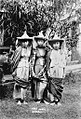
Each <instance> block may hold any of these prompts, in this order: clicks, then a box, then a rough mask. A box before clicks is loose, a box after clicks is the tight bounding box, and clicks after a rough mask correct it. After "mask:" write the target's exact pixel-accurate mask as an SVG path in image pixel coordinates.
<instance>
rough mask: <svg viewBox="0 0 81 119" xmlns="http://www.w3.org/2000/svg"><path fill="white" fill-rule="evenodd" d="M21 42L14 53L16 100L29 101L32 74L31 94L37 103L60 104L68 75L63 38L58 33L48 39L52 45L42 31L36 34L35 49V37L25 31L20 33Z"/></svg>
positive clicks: (18, 101) (19, 39)
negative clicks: (66, 73)
mask: <svg viewBox="0 0 81 119" xmlns="http://www.w3.org/2000/svg"><path fill="white" fill-rule="evenodd" d="M17 39H18V42H19V45H18V47H17V48H16V50H15V52H14V55H13V57H12V63H11V64H12V71H13V76H14V79H15V81H16V83H15V85H14V92H13V97H14V99H15V100H16V101H17V104H21V103H24V104H26V103H27V102H26V99H25V98H26V91H27V84H28V82H29V79H30V76H31V77H32V78H31V93H32V97H33V98H34V100H35V101H37V102H38V103H40V102H45V103H46V102H49V103H51V104H53V103H54V104H59V102H60V100H61V97H62V91H63V85H62V80H63V78H65V67H66V59H65V54H64V51H63V50H62V48H61V46H62V44H63V42H64V40H63V39H60V38H59V37H58V36H57V35H55V37H54V39H53V40H49V41H48V43H49V45H50V46H51V48H52V49H50V50H49V48H48V47H47V46H46V44H45V42H46V38H45V36H44V35H43V33H42V32H40V33H39V35H38V36H35V37H34V40H35V41H36V43H37V46H36V48H35V49H33V47H32V46H33V43H32V41H33V38H31V37H29V36H28V35H27V33H26V31H25V32H24V34H23V35H22V36H21V37H17Z"/></svg>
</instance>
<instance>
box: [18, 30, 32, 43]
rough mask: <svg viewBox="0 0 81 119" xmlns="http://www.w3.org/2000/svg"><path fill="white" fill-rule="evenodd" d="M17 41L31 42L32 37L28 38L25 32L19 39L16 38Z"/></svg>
mask: <svg viewBox="0 0 81 119" xmlns="http://www.w3.org/2000/svg"><path fill="white" fill-rule="evenodd" d="M17 39H18V40H20V41H22V42H24V41H27V40H28V41H32V40H33V37H29V36H28V35H27V33H26V31H25V32H24V34H23V35H22V36H21V37H17Z"/></svg>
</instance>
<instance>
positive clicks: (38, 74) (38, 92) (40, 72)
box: [33, 31, 47, 103]
mask: <svg viewBox="0 0 81 119" xmlns="http://www.w3.org/2000/svg"><path fill="white" fill-rule="evenodd" d="M34 39H35V41H36V43H37V47H36V49H35V50H34V67H33V83H34V88H33V91H34V92H33V98H34V99H35V101H37V102H38V103H40V102H42V101H43V93H44V89H45V87H46V85H47V75H46V59H47V49H46V47H45V46H44V44H45V41H46V38H45V36H44V35H43V33H42V31H41V32H40V33H39V35H38V36H35V37H34Z"/></svg>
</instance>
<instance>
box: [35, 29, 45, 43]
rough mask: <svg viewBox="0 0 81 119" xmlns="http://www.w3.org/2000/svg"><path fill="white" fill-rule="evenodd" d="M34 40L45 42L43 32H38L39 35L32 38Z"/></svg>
mask: <svg viewBox="0 0 81 119" xmlns="http://www.w3.org/2000/svg"><path fill="white" fill-rule="evenodd" d="M34 39H35V40H36V41H38V40H44V41H45V40H46V37H45V36H44V35H43V31H41V32H39V35H38V36H34Z"/></svg>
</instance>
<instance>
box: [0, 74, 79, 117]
mask: <svg viewBox="0 0 81 119" xmlns="http://www.w3.org/2000/svg"><path fill="white" fill-rule="evenodd" d="M12 91H13V86H12V85H8V86H4V87H0V119H81V73H77V74H73V75H71V76H70V78H69V77H67V78H66V80H65V81H64V91H63V97H62V100H61V104H62V105H61V106H57V105H55V106H52V105H46V104H43V103H41V104H37V103H36V102H34V101H33V100H32V99H31V94H30V91H28V93H27V101H28V104H27V105H21V106H18V105H16V102H15V101H14V100H13V98H12Z"/></svg>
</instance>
